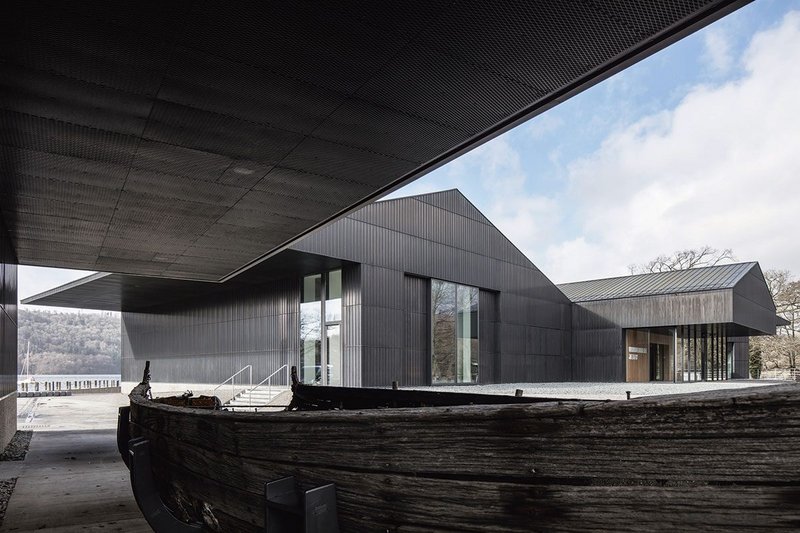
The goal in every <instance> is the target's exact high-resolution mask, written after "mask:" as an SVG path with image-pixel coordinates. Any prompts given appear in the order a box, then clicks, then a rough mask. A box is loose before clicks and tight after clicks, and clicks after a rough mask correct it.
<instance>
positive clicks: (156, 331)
mask: <svg viewBox="0 0 800 533" xmlns="http://www.w3.org/2000/svg"><path fill="white" fill-rule="evenodd" d="M298 314H299V284H298V283H295V282H294V280H286V281H284V282H277V283H272V284H270V285H267V286H264V287H260V288H253V289H239V290H237V291H233V292H230V293H222V294H220V295H218V296H216V297H214V298H213V299H208V298H204V299H202V300H189V301H185V302H182V303H180V304H175V305H172V306H163V307H161V308H159V309H158V310H157V311H156V312H152V313H123V314H122V379H123V381H136V380H139V379H140V378H141V372H142V369H143V367H144V361H145V360H147V359H149V360H151V361H152V373H153V379H154V381H158V382H172V383H219V382H221V381H223V380H224V379H226V378H227V377H228V376H230V375H232V374H233V373H234V372H236V371H237V370H239V369H241V368H242V367H244V366H245V365H253V379H254V380H255V379H256V378H257V379H258V380H259V381H260V380H261V379H263V378H264V377H266V376H268V375H269V374H270V373H272V372H273V371H275V370H277V369H278V368H280V367H281V365H284V364H286V363H287V361H288V362H290V363H292V364H296V363H295V361H296V359H297V354H298V327H299V325H298Z"/></svg>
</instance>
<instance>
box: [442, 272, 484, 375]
mask: <svg viewBox="0 0 800 533" xmlns="http://www.w3.org/2000/svg"><path fill="white" fill-rule="evenodd" d="M479 294H480V291H479V290H478V289H477V288H475V287H468V286H465V285H457V284H455V283H449V282H447V281H440V280H436V279H434V280H431V382H432V383H434V384H438V383H477V382H478V366H479V356H480V342H479V337H478V298H479Z"/></svg>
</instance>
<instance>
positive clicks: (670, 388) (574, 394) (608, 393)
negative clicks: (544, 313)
mask: <svg viewBox="0 0 800 533" xmlns="http://www.w3.org/2000/svg"><path fill="white" fill-rule="evenodd" d="M779 383H786V382H785V381H766V380H752V379H735V380H730V381H696V382H691V383H665V382H658V381H651V382H648V383H576V382H572V383H504V384H500V385H469V386H464V385H456V386H441V385H436V386H433V387H408V388H410V389H414V390H432V391H442V392H473V393H476V394H507V395H510V396H513V395H514V392H515V391H516V390H517V389H521V390H522V392H523V394H524V395H525V396H541V397H546V398H576V399H581V400H624V399H625V398H626V391H631V398H638V397H641V396H661V395H664V394H688V393H693V392H701V391H707V390H723V389H741V388H745V387H761V386H767V385H777V384H779ZM404 388H405V387H404Z"/></svg>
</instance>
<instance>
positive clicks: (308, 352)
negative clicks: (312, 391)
mask: <svg viewBox="0 0 800 533" xmlns="http://www.w3.org/2000/svg"><path fill="white" fill-rule="evenodd" d="M321 365H322V275H320V274H315V275H313V276H306V277H305V278H303V287H302V294H301V297H300V380H301V381H302V382H303V383H319V382H320V381H321V375H320V373H321Z"/></svg>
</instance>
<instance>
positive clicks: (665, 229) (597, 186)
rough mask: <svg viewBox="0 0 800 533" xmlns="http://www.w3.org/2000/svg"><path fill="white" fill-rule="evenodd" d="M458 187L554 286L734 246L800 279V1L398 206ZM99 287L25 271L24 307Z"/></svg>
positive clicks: (753, 19)
mask: <svg viewBox="0 0 800 533" xmlns="http://www.w3.org/2000/svg"><path fill="white" fill-rule="evenodd" d="M453 187H458V188H459V189H460V190H461V191H462V192H463V193H464V194H465V195H466V196H467V197H468V198H469V199H470V200H471V201H472V202H473V203H474V204H475V205H476V206H477V207H478V208H479V209H480V210H481V211H483V212H484V213H485V214H486V215H487V216H488V217H489V219H491V220H492V221H493V222H494V223H495V225H496V226H497V227H498V228H499V229H500V230H501V231H502V232H503V233H505V234H506V236H508V237H509V238H510V239H511V240H512V241H513V242H514V243H515V244H516V245H517V246H518V247H519V248H520V249H521V250H522V251H523V252H524V253H525V254H526V255H527V256H528V257H529V258H530V259H531V260H532V261H533V262H534V263H535V264H536V265H537V266H538V267H539V268H540V269H541V270H542V271H544V272H545V273H546V274H547V275H548V276H549V277H550V278H551V279H552V280H553V281H554V282H556V283H561V282H566V281H576V280H582V279H590V278H598V277H605V276H614V275H624V274H627V267H628V265H630V264H633V263H642V262H646V261H648V260H650V259H652V258H653V257H655V256H657V255H660V254H664V253H670V252H673V251H675V250H680V249H685V248H694V247H699V246H703V245H706V244H708V245H711V246H713V247H716V248H731V249H733V251H734V253H735V254H736V256H737V258H738V259H739V260H742V261H752V260H757V261H760V262H761V265H762V267H763V268H765V269H768V268H780V269H788V270H790V271H792V272H794V273H795V274H797V275H800V246H798V245H797V244H796V241H795V238H796V235H797V228H798V220H800V0H757V1H755V2H753V3H752V4H750V5H748V6H745V7H744V8H742V9H740V10H739V11H737V12H735V13H733V14H732V15H730V16H728V17H726V18H724V19H723V20H720V21H718V22H716V23H714V24H712V25H711V26H709V27H707V28H705V29H703V30H701V31H700V32H697V33H695V34H693V35H692V36H690V37H688V38H686V39H684V40H682V41H680V42H679V43H677V44H675V45H673V46H671V47H668V48H667V49H665V50H663V51H661V52H659V53H658V54H655V55H654V56H651V57H650V58H648V59H646V60H644V61H642V62H640V63H638V64H636V65H634V66H633V67H631V68H629V69H627V70H625V71H623V72H622V73H620V74H618V75H616V76H614V77H612V78H611V79H609V80H607V81H605V82H603V83H601V84H599V85H596V86H595V87H593V88H591V89H589V90H587V91H585V92H583V93H581V94H579V95H578V96H575V97H574V98H572V99H571V100H569V101H567V102H565V103H563V104H562V105H560V106H558V107H556V108H554V109H551V110H550V111H548V112H546V113H544V114H542V115H540V116H539V117H536V118H534V119H533V120H531V121H529V122H528V123H526V124H523V125H521V126H519V127H518V128H516V129H514V130H512V131H510V132H508V133H506V134H505V135H503V136H501V137H498V138H497V139H495V140H493V141H491V142H489V143H487V144H485V145H483V146H482V147H480V148H478V149H477V150H474V151H473V152H471V153H469V154H467V155H466V156H464V157H461V158H459V159H458V160H456V161H454V162H452V163H450V164H449V165H446V166H444V167H442V168H440V169H438V170H436V171H434V172H432V173H431V174H429V175H427V176H425V177H423V178H421V179H419V180H417V181H416V182H414V183H412V184H410V185H408V186H407V187H404V188H403V189H401V190H399V191H397V192H396V193H394V194H393V195H392V196H393V197H398V196H407V195H410V194H418V193H422V192H431V191H436V190H441V189H449V188H453ZM87 274H89V273H88V272H76V271H66V270H56V269H40V268H32V267H20V287H19V295H20V298H25V297H26V296H29V295H32V294H36V293H38V292H41V291H43V290H46V289H49V288H52V287H54V286H57V285H60V284H62V283H66V282H67V281H70V280H72V279H76V278H78V277H82V276H84V275H87Z"/></svg>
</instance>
